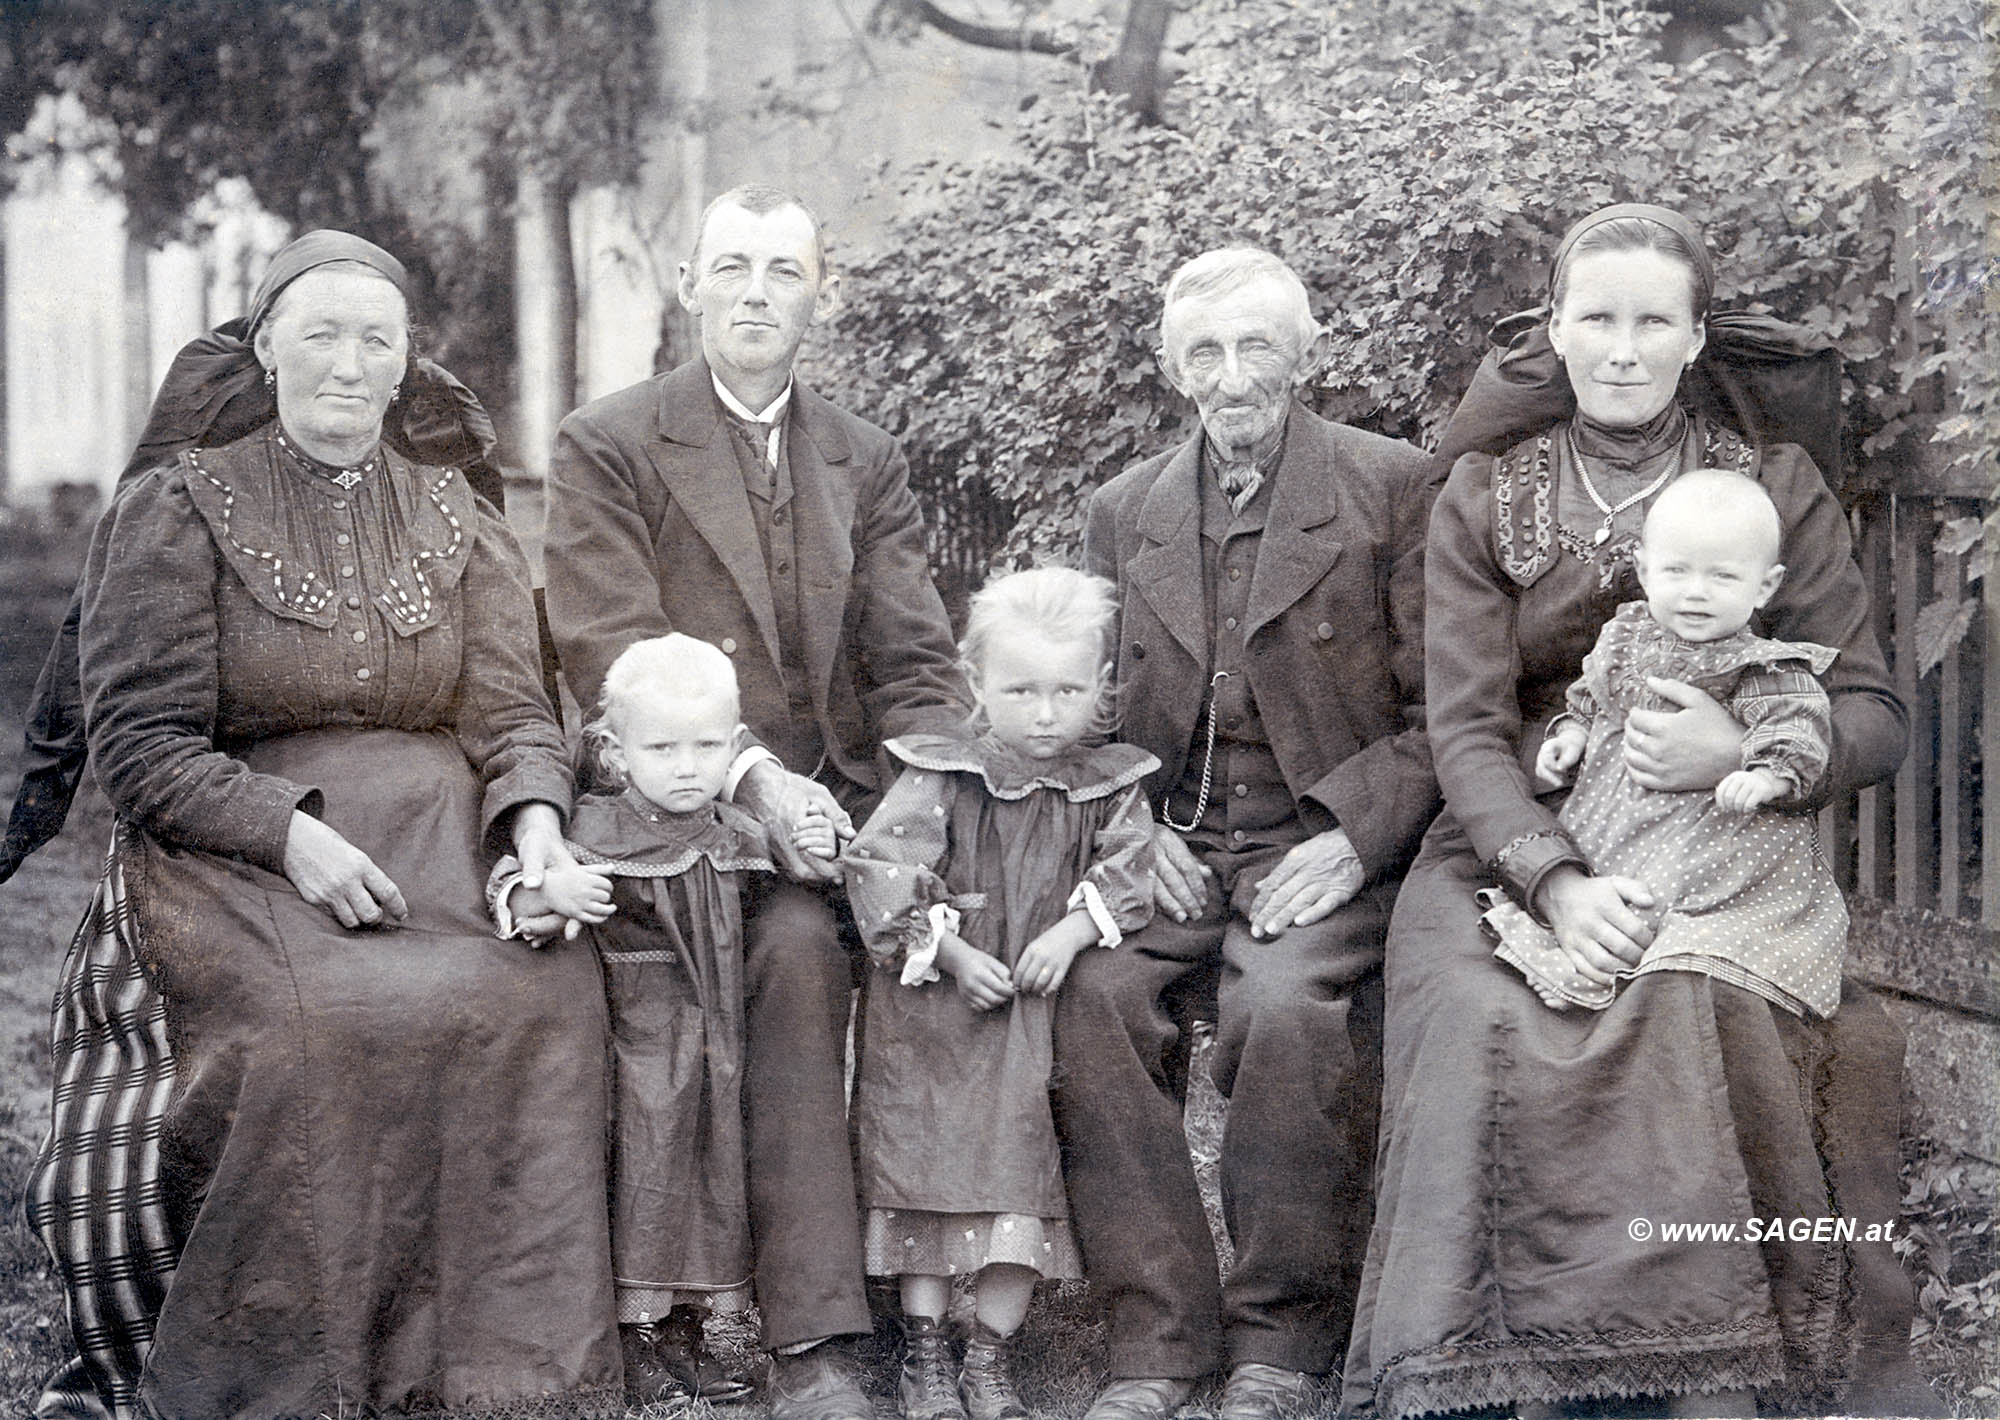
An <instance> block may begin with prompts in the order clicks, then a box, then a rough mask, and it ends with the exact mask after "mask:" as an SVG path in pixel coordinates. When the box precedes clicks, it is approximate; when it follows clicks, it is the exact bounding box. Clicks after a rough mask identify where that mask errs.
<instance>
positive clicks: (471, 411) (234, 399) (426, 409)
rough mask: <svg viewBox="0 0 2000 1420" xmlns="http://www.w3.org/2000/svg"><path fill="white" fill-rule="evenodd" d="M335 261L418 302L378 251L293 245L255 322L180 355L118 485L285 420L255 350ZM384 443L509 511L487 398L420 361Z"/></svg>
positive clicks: (337, 240)
mask: <svg viewBox="0 0 2000 1420" xmlns="http://www.w3.org/2000/svg"><path fill="white" fill-rule="evenodd" d="M336 261H358V262H360V263H361V264H362V265H364V266H367V267H369V268H371V269H372V270H375V271H379V272H381V273H382V275H383V276H385V277H387V278H388V279H389V280H390V281H391V282H393V283H394V284H395V287H396V289H397V290H398V291H401V292H402V293H403V298H404V300H406V301H407V300H408V299H409V294H410V278H409V273H408V272H406V271H404V269H403V263H402V262H400V261H398V260H396V258H395V257H393V256H391V255H389V253H388V252H386V251H384V250H382V248H380V247H378V246H376V245H375V243H373V242H370V241H364V240H363V239H362V238H360V237H357V236H355V235H353V234H352V233H350V232H336V231H331V230H324V229H323V230H320V231H317V232H307V233H306V234H305V235H304V236H302V237H300V238H299V239H298V240H297V241H295V242H291V243H289V244H288V245H286V246H285V247H284V249H283V250H281V251H280V252H279V253H278V254H277V255H276V256H274V257H272V258H271V264H270V266H269V267H267V268H266V269H265V271H264V279H263V280H262V281H259V282H258V283H257V290H256V293H255V294H254V295H253V296H252V297H251V298H250V310H249V313H248V314H246V315H244V316H243V317H242V318H240V319H238V320H233V321H229V322H227V323H226V324H223V325H220V326H218V327H216V328H215V329H214V330H212V331H210V332H209V333H208V334H206V335H202V336H197V337H196V338H195V339H193V340H191V341H189V342H188V343H187V344H186V345H184V346H182V347H181V351H180V353H179V354H178V355H176V356H174V363H173V364H172V366H170V367H169V368H168V370H167V375H166V378H165V379H163V380H162V381H160V392H159V393H158V394H157V395H155V396H154V397H153V408H152V411H151V412H150V413H149V414H147V416H146V427H145V428H144V429H143V430H141V431H140V434H139V443H138V446H137V447H136V448H135V449H133V451H132V457H131V459H130V461H129V462H127V463H126V465H125V471H124V472H123V473H121V474H120V475H119V476H118V481H119V483H121V484H123V483H125V482H127V481H129V480H130V479H133V478H135V477H137V476H138V475H139V474H141V473H144V472H145V471H146V470H147V469H149V468H158V467H159V466H160V465H161V464H163V463H166V462H168V461H169V460H171V459H172V458H173V457H174V456H175V455H176V454H178V453H180V451H181V450H182V449H190V448H212V447H214V446H216V445H218V444H229V443H234V442H235V441H236V440H238V439H240V438H242V437H243V436H244V435H245V434H248V433H249V432H250V431H251V430H253V429H257V428H260V427H262V426H263V425H264V424H267V423H269V422H270V421H271V420H272V419H273V418H275V417H276V415H277V412H278V402H277V396H276V395H275V394H274V393H273V391H272V389H271V387H270V386H269V385H267V384H265V383H264V367H263V366H262V365H260V364H259V363H258V361H257V353H256V351H255V350H254V349H253V348H252V345H251V341H252V340H253V339H254V338H255V336H256V334H257V327H258V326H260V325H262V324H263V323H264V321H265V320H266V319H267V318H268V317H269V316H270V314H271V308H272V307H273V306H274V305H276V304H277V301H278V297H279V295H280V294H282V293H283V291H284V289H285V288H286V287H287V286H289V285H291V284H292V283H293V282H294V281H296V280H298V279H299V278H300V277H301V276H303V275H305V274H306V273H307V272H308V271H311V270H313V269H315V268H316V267H321V266H325V265H327V264H328V263H330V262H336ZM382 437H383V439H384V440H385V441H387V442H388V443H389V445H390V446H391V447H393V448H395V449H396V450H397V451H398V452H399V453H401V454H403V455H404V456H406V457H408V458H412V459H415V460H416V461H417V462H419V463H427V464H441V465H445V464H448V465H451V466H453V467H456V468H458V469H460V470H462V471H463V472H464V474H465V476H466V479H467V481H469V482H470V483H471V484H472V486H473V488H474V489H475V490H476V491H477V492H478V493H480V494H481V495H482V496H484V497H485V498H487V499H488V500H489V501H491V502H492V503H493V504H494V505H495V506H499V505H501V504H502V503H503V501H504V499H503V492H502V488H501V478H500V471H499V469H498V468H497V467H495V466H494V464H493V462H492V456H493V449H494V446H495V445H496V444H497V443H498V442H499V437H498V436H497V435H496V434H495V433H494V431H493V421H492V419H491V418H489V417H488V416H487V413H486V411H485V409H484V408H482V407H481V405H480V403H479V398H478V396H476V395H475V394H473V392H472V391H471V390H469V389H467V388H466V387H465V386H464V385H462V384H460V383H459V382H458V380H457V379H456V378H455V377H454V376H453V375H452V374H451V372H450V371H448V370H446V369H445V368H444V367H443V366H441V365H438V364H436V363H434V362H432V361H430V360H425V359H422V358H421V357H419V358H414V359H412V360H411V361H410V364H409V368H408V369H407V370H406V371H405V372H404V375H403V383H402V396H401V398H400V399H398V400H397V402H396V403H395V404H392V405H390V406H389V412H388V413H387V415H385V416H384V418H383V421H382Z"/></svg>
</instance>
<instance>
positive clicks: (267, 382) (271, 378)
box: [264, 370, 278, 390]
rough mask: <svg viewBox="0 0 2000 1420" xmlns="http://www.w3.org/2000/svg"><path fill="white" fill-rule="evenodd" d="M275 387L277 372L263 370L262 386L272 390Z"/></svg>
mask: <svg viewBox="0 0 2000 1420" xmlns="http://www.w3.org/2000/svg"><path fill="white" fill-rule="evenodd" d="M277 387H278V372H277V371H276V370H266V371H265V372H264V388H265V389H267V390H274V389H276V388H277Z"/></svg>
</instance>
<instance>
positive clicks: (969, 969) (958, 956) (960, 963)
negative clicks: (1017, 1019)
mask: <svg viewBox="0 0 2000 1420" xmlns="http://www.w3.org/2000/svg"><path fill="white" fill-rule="evenodd" d="M937 964H938V965H939V966H940V967H942V968H943V969H944V970H946V971H948V972H950V973H951V977H952V980H954V981H956V982H957V983H958V994H959V995H961V996H963V997H964V998H965V1000H966V1003H967V1004H968V1005H970V1006H971V1007H972V1008H973V1009H974V1010H976V1011H990V1010H993V1009H994V1008H995V1007H998V1006H1004V1005H1006V1004H1007V1003H1008V1002H1009V1001H1010V1000H1012V999H1013V997H1014V983H1013V981H1012V980H1010V979H1009V977H1008V975H1007V968H1006V967H1004V966H1002V965H1001V964H1000V962H999V960H998V959H997V958H994V957H990V956H988V955H986V953H985V952H982V951H980V950H979V948H977V947H975V946H973V945H972V944H971V943H970V942H968V941H966V940H965V939H964V938H963V937H954V936H951V935H949V934H947V935H946V936H945V939H944V940H943V941H941V942H939V943H938V955H937Z"/></svg>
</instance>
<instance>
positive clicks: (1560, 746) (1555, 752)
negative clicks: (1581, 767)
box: [1535, 724, 1588, 789]
mask: <svg viewBox="0 0 2000 1420" xmlns="http://www.w3.org/2000/svg"><path fill="white" fill-rule="evenodd" d="M1586 738H1588V737H1587V736H1586V735H1585V734H1584V732H1583V728H1582V726H1580V725H1575V724H1567V725H1564V726H1563V727H1562V728H1561V729H1559V730H1556V731H1554V732H1552V733H1551V734H1550V735H1549V736H1548V738H1546V739H1544V740H1543V741H1542V747H1541V749H1540V751H1539V752H1537V753H1536V755H1535V778H1536V779H1537V780H1539V781H1540V782H1541V785H1542V787H1543V788H1544V789H1560V788H1562V786H1563V785H1565V784H1567V783H1569V776H1570V771H1571V770H1573V769H1575V768H1576V766H1577V761H1578V760H1580V759H1582V758H1583V745H1584V741H1585V739H1586Z"/></svg>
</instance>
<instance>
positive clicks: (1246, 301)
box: [1160, 276, 1316, 458]
mask: <svg viewBox="0 0 2000 1420" xmlns="http://www.w3.org/2000/svg"><path fill="white" fill-rule="evenodd" d="M1160 333H1161V340H1162V345H1163V347H1164V348H1163V349H1162V351H1161V365H1162V367H1163V368H1164V369H1165V370H1166V374H1167V378H1168V379H1169V380H1170V381H1172V383H1173V386H1174V388H1175V389H1177V390H1179V391H1180V392H1181V393H1182V394H1184V395H1186V396H1187V397H1188V398H1189V399H1191V400H1193V401H1194V403H1195V408H1196V409H1198V410H1200V411H1201V424H1202V428H1203V429H1205V430H1207V431H1208V436H1209V438H1210V439H1212V440H1214V441H1215V445H1216V447H1217V448H1219V449H1221V450H1222V451H1223V452H1225V453H1227V454H1230V455H1231V456H1234V457H1245V458H1254V457H1257V456H1259V455H1261V454H1263V453H1264V452H1265V451H1266V450H1267V449H1268V448H1270V446H1271V445H1272V443H1273V442H1274V441H1275V440H1276V439H1277V437H1278V434H1279V431H1280V430H1281V429H1283V428H1284V423H1285V411H1286V409H1287V408H1288V407H1289V405H1290V403H1291V398H1292V391H1293V390H1294V389H1296V388H1297V387H1298V386H1299V385H1300V384H1302V383H1303V382H1304V381H1305V378H1306V376H1307V375H1309V374H1310V373H1311V363H1310V359H1311V356H1312V355H1313V354H1314V353H1315V349H1314V347H1315V343H1316V342H1314V341H1313V340H1312V339H1311V338H1310V337H1309V336H1308V335H1307V333H1306V332H1305V331H1304V330H1302V329H1300V320H1299V298H1298V292H1297V291H1295V290H1294V289H1292V287H1291V286H1290V285H1289V284H1288V283H1286V282H1285V281H1283V280H1281V279H1279V278H1278V277H1276V276H1260V277H1258V278H1257V279H1256V280H1254V281H1250V282H1247V283H1246V284H1244V285H1242V286H1239V287H1237V288H1236V289H1235V290H1233V291H1225V292H1222V293H1221V294H1219V295H1215V296H1194V297H1187V298H1183V299H1182V300H1179V301H1176V302H1174V304H1173V305H1172V306H1170V307H1168V308H1167V311H1166V314H1165V316H1164V317H1163V318H1162V321H1161V332H1160Z"/></svg>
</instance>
